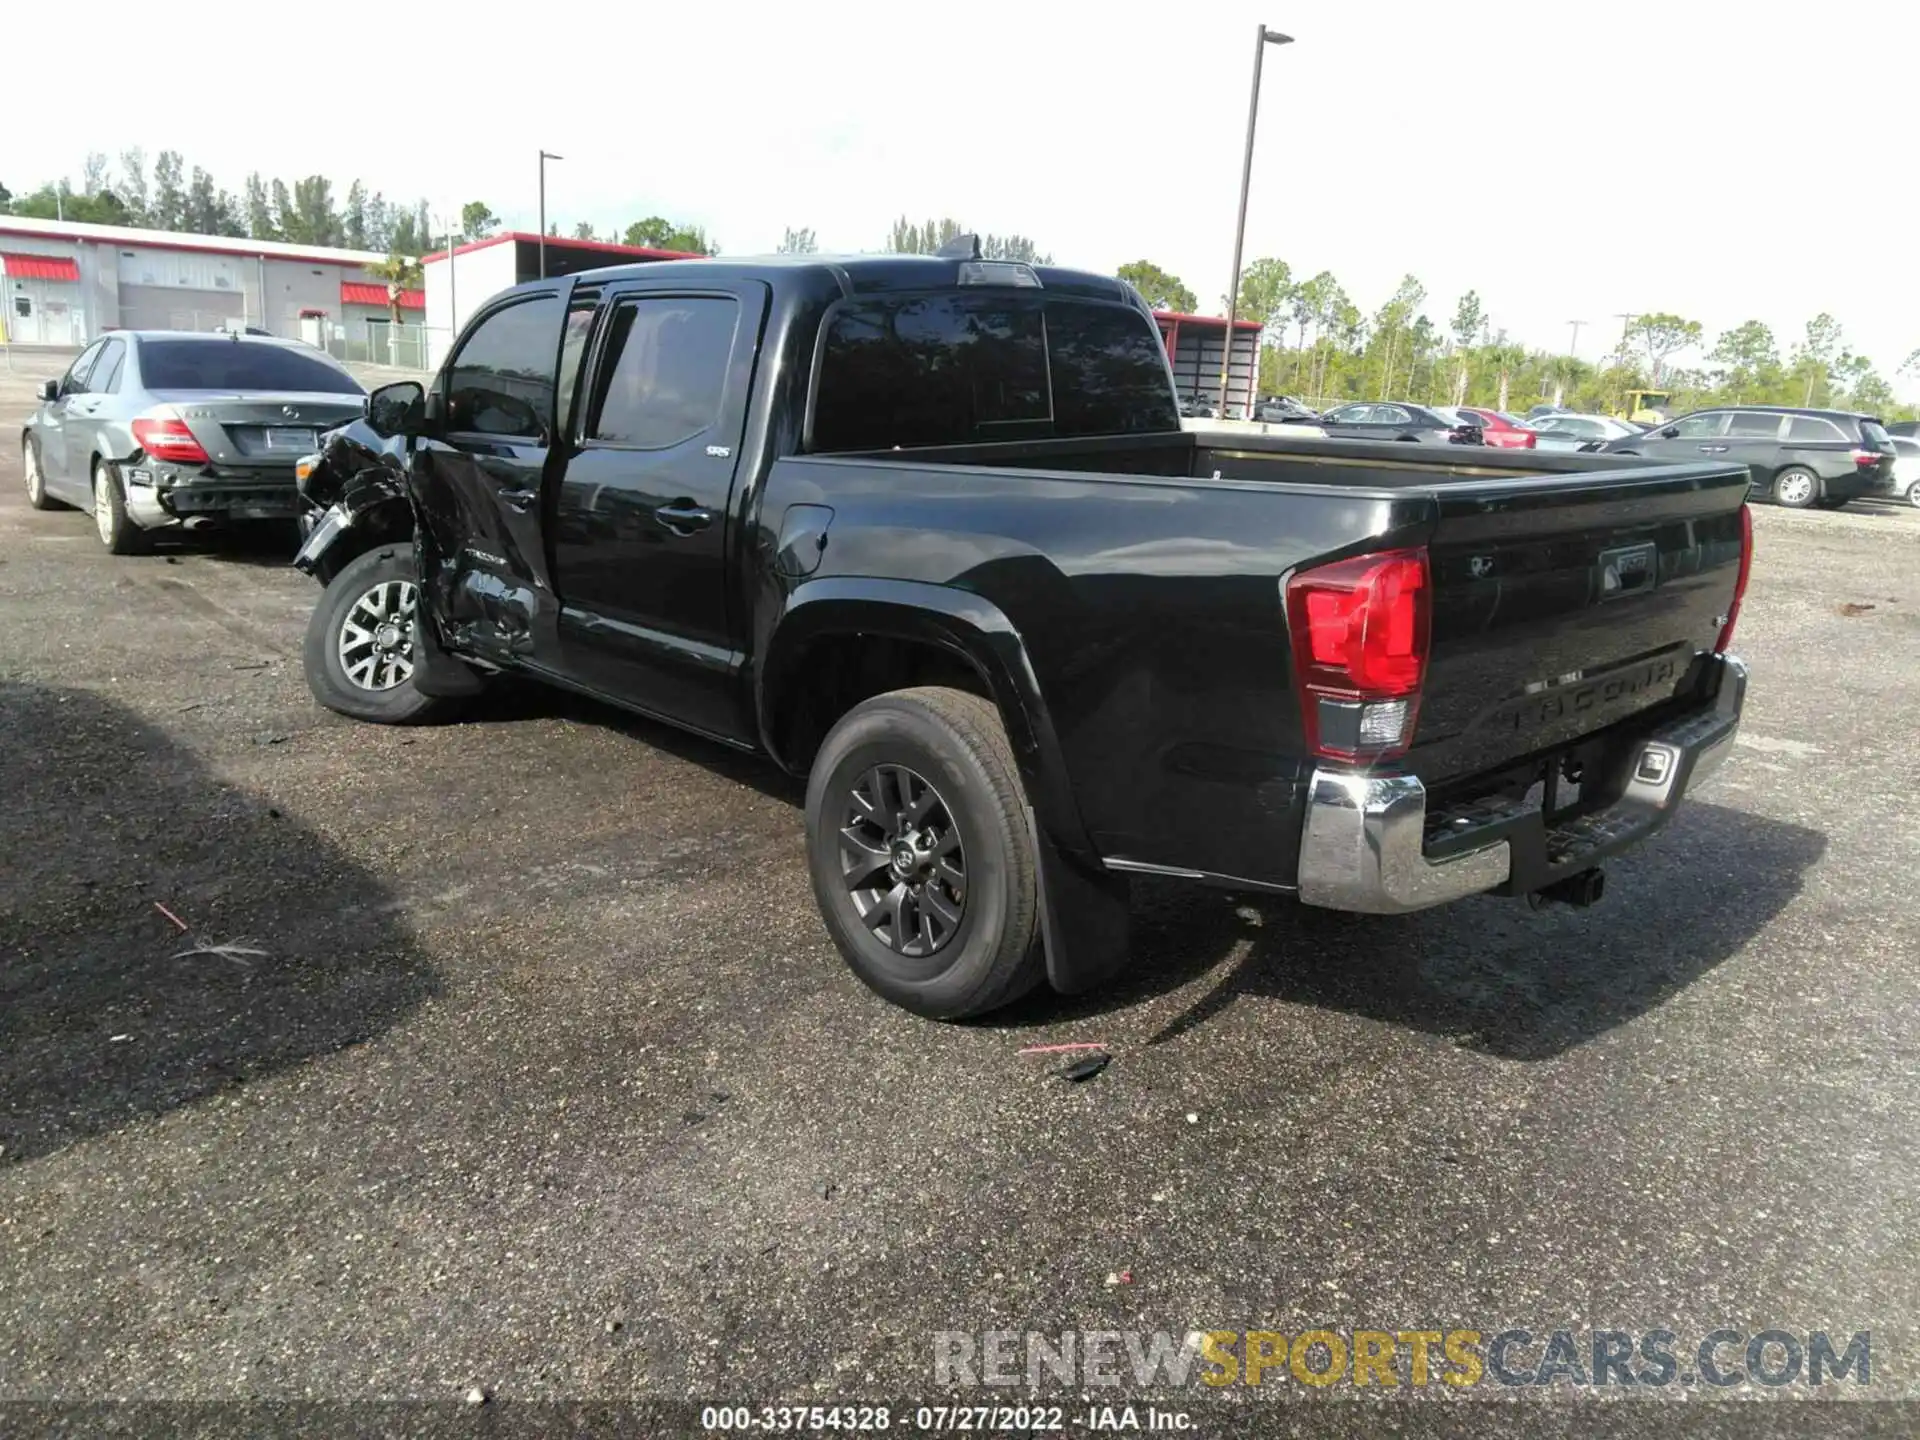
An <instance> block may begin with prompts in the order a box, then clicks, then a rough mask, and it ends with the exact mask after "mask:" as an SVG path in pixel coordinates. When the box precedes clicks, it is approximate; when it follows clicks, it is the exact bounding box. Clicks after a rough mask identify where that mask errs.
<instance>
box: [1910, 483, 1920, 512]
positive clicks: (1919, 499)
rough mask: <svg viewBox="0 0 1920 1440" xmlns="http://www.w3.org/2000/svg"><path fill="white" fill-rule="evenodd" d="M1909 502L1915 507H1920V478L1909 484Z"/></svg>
mask: <svg viewBox="0 0 1920 1440" xmlns="http://www.w3.org/2000/svg"><path fill="white" fill-rule="evenodd" d="M1907 503H1908V504H1909V505H1911V506H1913V507H1914V508H1915V509H1920V480H1916V481H1914V482H1913V483H1912V484H1911V485H1909V486H1907Z"/></svg>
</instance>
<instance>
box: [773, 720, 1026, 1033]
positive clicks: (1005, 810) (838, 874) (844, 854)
mask: <svg viewBox="0 0 1920 1440" xmlns="http://www.w3.org/2000/svg"><path fill="white" fill-rule="evenodd" d="M929 794H931V797H932V798H931V800H930V801H929V799H928V795H929ZM909 809H918V810H919V812H920V813H919V816H918V818H917V819H916V820H915V821H914V822H912V823H911V825H910V827H902V826H901V825H900V823H899V820H900V817H901V816H902V815H903V813H905V812H906V811H907V810H909ZM889 855H891V856H892V857H893V863H889ZM863 867H864V868H863ZM807 868H808V870H809V872H810V873H811V875H812V878H813V894H814V899H815V900H816V901H817V902H818V904H819V906H820V914H821V917H822V918H823V919H824V920H825V921H826V925H827V930H828V933H830V934H831V935H832V936H833V941H834V944H835V945H837V946H838V947H839V948H840V953H841V955H842V956H843V957H844V958H845V959H846V962H847V964H848V966H849V967H850V968H851V969H852V970H853V973H854V974H855V975H858V976H859V977H860V979H861V980H862V981H864V982H865V983H866V984H867V985H868V986H869V987H870V988H871V989H873V990H874V991H876V992H877V993H879V994H880V995H883V996H885V997H886V998H887V999H889V1000H891V1001H893V1003H894V1004H896V1005H899V1006H902V1007H904V1008H905V1009H908V1010H911V1011H913V1012H914V1013H915V1014H916V1015H925V1016H927V1017H928V1018H930V1019H935V1020H959V1019H964V1018H966V1017H968V1016H972V1015H981V1014H984V1013H986V1012H987V1011H989V1010H993V1009H997V1008H998V1007H1000V1006H1002V1005H1006V1004H1008V1003H1010V1002H1012V1001H1013V1000H1016V999H1018V998H1019V997H1020V996H1021V995H1024V994H1025V993H1026V992H1027V991H1029V990H1031V989H1032V988H1033V987H1034V986H1035V985H1036V984H1038V983H1039V981H1040V979H1041V977H1042V976H1043V975H1044V973H1045V958H1044V954H1043V948H1042V944H1041V938H1040V909H1039V883H1038V878H1037V876H1038V869H1037V865H1036V863H1035V859H1034V853H1033V837H1032V835H1031V834H1030V832H1029V831H1028V828H1027V817H1026V801H1025V796H1024V794H1023V792H1022V790H1021V787H1020V776H1019V771H1018V769H1017V768H1016V766H1015V764H1014V759H1013V749H1012V747H1011V746H1010V745H1009V744H1008V743H1007V732H1006V730H1005V728H1004V727H1003V726H1002V725H1001V723H1000V715H999V712H998V711H996V710H995V709H994V707H993V705H992V703H991V702H990V701H987V700H984V699H982V698H980V697H979V696H977V695H970V694H968V693H966V692H965V691H963V690H949V689H943V688H935V687H923V688H920V689H914V690H895V691H892V692H890V693H888V694H885V695H877V696H875V697H874V698H873V699H871V700H868V701H866V702H864V703H862V704H860V705H856V706H855V707H854V708H853V709H852V710H849V711H848V712H847V713H846V714H845V715H844V716H842V717H841V718H840V721H839V723H837V724H836V725H835V726H834V727H833V729H832V730H831V731H830V732H829V733H828V735H827V738H826V740H825V742H824V743H822V745H821V747H820V753H819V754H818V755H817V756H816V757H815V759H814V762H813V773H812V776H811V778H810V779H809V781H808V784H807ZM903 874H905V875H906V876H908V877H910V878H909V879H906V880H903V879H902V878H901V876H902V875H903ZM955 876H958V877H959V880H958V883H956V882H955ZM850 877H852V878H871V879H872V880H873V882H874V883H873V884H872V885H870V886H867V887H860V886H858V885H856V884H854V883H850ZM911 877H918V878H917V879H915V878H911ZM956 915H957V919H955V918H953V917H955V916H956ZM863 917H864V918H863Z"/></svg>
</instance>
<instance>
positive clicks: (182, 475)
mask: <svg viewBox="0 0 1920 1440" xmlns="http://www.w3.org/2000/svg"><path fill="white" fill-rule="evenodd" d="M365 406H366V391H364V390H363V389H361V388H360V383H359V382H358V381H357V380H355V379H354V378H353V376H351V375H349V374H348V373H347V372H346V371H345V370H343V369H342V368H341V367H340V366H338V365H336V364H335V363H334V362H333V361H332V360H330V359H329V358H328V357H327V356H325V355H323V354H322V353H320V352H319V351H318V350H315V349H313V348H312V347H311V346H307V345H301V344H299V343H297V342H295V341H291V340H276V339H271V338H261V337H256V336H251V335H201V334H194V333H191V332H188V331H173V330H154V331H141V330H122V331H116V332H114V333H113V334H111V335H106V336H103V337H102V338H100V339H98V340H96V341H94V342H93V344H91V345H89V346H88V347H87V348H86V349H85V350H84V351H82V352H81V354H80V358H79V359H77V360H75V361H74V362H73V365H72V366H71V367H70V368H69V369H68V371H67V373H66V374H65V375H64V376H63V377H61V378H60V379H58V380H49V381H47V382H46V383H45V384H43V385H42V386H41V387H40V408H39V409H38V410H36V411H35V412H34V413H33V416H32V417H31V418H30V419H29V420H28V421H27V425H26V430H25V431H24V432H23V434H22V436H21V444H22V446H23V449H24V454H23V455H22V463H23V468H24V469H25V471H26V477H27V500H28V502H29V503H30V504H31V505H32V506H33V507H34V509H36V510H57V509H60V508H62V507H64V506H67V505H73V506H77V507H79V508H80V509H83V510H91V511H92V512H93V519H94V525H95V527H96V528H97V529H98V530H99V532H100V539H101V542H102V543H103V544H105V546H106V547H107V549H108V550H110V551H111V552H113V553H114V554H115V555H129V554H133V553H135V552H137V551H139V550H141V549H143V548H144V547H145V545H146V542H147V539H148V537H149V535H150V533H151V532H153V531H155V530H162V529H168V528H172V527H178V526H184V527H186V528H188V529H196V528H199V527H201V526H207V525H214V524H218V523H221V522H223V521H234V520H290V519H292V518H294V517H295V516H296V515H298V514H299V508H300V499H299V494H298V492H297V491H296V490H295V488H294V473H293V467H294V462H295V461H297V460H299V459H300V457H301V456H303V455H306V454H309V453H311V452H312V451H313V449H314V448H315V444H316V440H317V438H318V436H319V434H320V432H321V431H323V430H329V429H332V428H333V427H334V426H336V425H339V424H342V423H343V422H345V421H347V420H351V419H352V418H353V417H354V416H356V415H358V414H360V413H361V411H362V410H363V409H364V408H365Z"/></svg>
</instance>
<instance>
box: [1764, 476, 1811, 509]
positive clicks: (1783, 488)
mask: <svg viewBox="0 0 1920 1440" xmlns="http://www.w3.org/2000/svg"><path fill="white" fill-rule="evenodd" d="M1773 498H1774V501H1775V503H1777V504H1780V505H1784V506H1786V507H1787V508H1788V509H1789V510H1805V509H1807V508H1808V507H1809V506H1811V505H1812V504H1813V503H1814V502H1815V501H1816V500H1818V499H1819V498H1820V477H1819V476H1818V475H1815V474H1814V473H1813V471H1811V470H1809V469H1807V467H1806V466H1804V465H1789V466H1787V468H1786V469H1784V470H1782V471H1780V472H1779V473H1778V474H1777V475H1775V476H1774V477H1773Z"/></svg>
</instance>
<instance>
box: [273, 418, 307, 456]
mask: <svg viewBox="0 0 1920 1440" xmlns="http://www.w3.org/2000/svg"><path fill="white" fill-rule="evenodd" d="M313 444H314V432H313V431H311V430H290V429H287V428H285V427H283V426H277V425H276V426H270V427H269V428H268V430H267V448H268V449H269V450H297V451H298V452H300V453H301V454H302V455H304V454H306V453H307V452H308V451H309V450H311V449H313Z"/></svg>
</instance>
